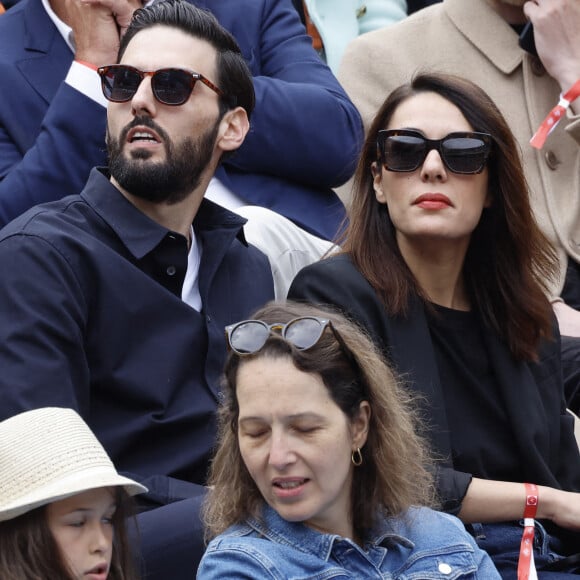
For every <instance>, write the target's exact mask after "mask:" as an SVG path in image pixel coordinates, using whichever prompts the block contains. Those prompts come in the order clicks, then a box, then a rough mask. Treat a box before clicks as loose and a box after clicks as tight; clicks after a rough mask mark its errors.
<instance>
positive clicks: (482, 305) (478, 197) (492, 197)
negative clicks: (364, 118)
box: [289, 74, 580, 578]
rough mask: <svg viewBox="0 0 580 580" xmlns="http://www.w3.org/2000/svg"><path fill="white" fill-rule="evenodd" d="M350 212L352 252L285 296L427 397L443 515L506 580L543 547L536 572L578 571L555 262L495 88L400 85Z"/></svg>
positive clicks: (577, 474) (377, 128) (573, 458)
mask: <svg viewBox="0 0 580 580" xmlns="http://www.w3.org/2000/svg"><path fill="white" fill-rule="evenodd" d="M349 218H350V221H349V224H348V227H347V229H346V231H345V235H344V238H343V239H342V240H341V242H342V248H343V249H342V252H341V253H340V254H339V255H337V256H333V257H330V258H328V259H326V260H323V261H321V262H319V263H317V264H314V265H312V266H310V267H307V268H305V269H304V270H302V271H301V272H300V273H299V274H298V276H297V278H296V279H295V280H294V282H293V285H292V287H291V289H290V293H289V297H290V298H293V299H300V300H307V301H310V302H314V303H325V304H333V305H335V306H337V307H339V308H340V309H341V310H343V312H345V313H346V314H347V315H348V316H349V317H352V318H353V319H355V320H357V321H358V322H359V323H361V324H362V325H363V326H364V327H365V328H366V329H367V330H368V331H369V333H370V334H371V335H372V336H373V338H374V340H375V342H376V343H377V344H378V345H379V346H380V347H381V348H382V350H383V352H385V353H386V355H387V356H388V357H389V360H390V361H391V362H392V363H393V364H394V365H395V367H396V369H397V370H398V372H399V373H401V374H402V375H404V376H405V377H406V378H407V380H408V385H409V388H410V389H411V390H412V391H413V392H415V393H418V394H419V395H420V396H421V397H422V398H423V408H424V416H425V426H424V428H425V432H426V433H427V435H428V437H429V438H430V440H431V444H432V447H433V449H434V451H435V453H436V454H437V455H438V456H440V457H441V458H442V461H441V462H440V464H439V468H438V471H437V483H438V491H439V495H440V497H441V500H442V503H443V507H444V509H445V510H446V511H449V512H450V513H454V514H458V515H459V517H460V518H461V519H462V520H463V522H464V523H465V524H466V526H467V528H468V530H469V531H471V532H472V533H473V535H474V536H475V538H476V539H477V541H478V543H479V545H480V546H481V547H483V548H484V549H486V550H487V551H488V552H489V554H490V555H491V556H492V558H493V559H494V561H495V563H496V565H497V566H498V569H499V570H500V572H501V573H502V575H503V577H504V578H516V574H517V572H516V571H517V569H518V563H519V566H520V576H519V577H520V578H523V577H524V576H523V574H524V570H529V569H530V568H531V567H533V562H534V561H533V559H532V558H531V557H530V551H529V550H528V549H527V548H528V546H529V545H531V544H532V542H533V544H534V546H535V550H534V556H535V564H536V567H537V568H538V570H547V569H550V568H551V569H552V570H554V569H556V568H559V569H561V570H563V571H561V572H554V571H552V572H551V574H559V575H558V576H553V575H551V576H549V577H550V578H557V577H568V575H569V574H570V572H571V571H572V570H574V569H575V566H576V565H575V564H574V563H573V562H572V561H571V560H573V558H571V559H568V560H566V559H563V557H564V556H569V555H570V554H572V553H573V552H577V551H578V549H579V546H580V534H578V531H579V530H580V494H579V493H577V492H578V491H579V490H580V457H579V454H578V447H577V444H576V441H575V438H574V434H573V418H572V417H571V416H570V415H569V414H568V413H567V412H566V409H565V403H564V398H563V388H562V381H561V365H560V347H559V341H560V337H559V332H558V328H557V324H556V322H555V319H554V317H553V315H552V308H551V305H550V303H549V301H548V299H547V298H546V295H547V288H546V286H545V284H544V282H543V281H545V280H546V279H547V278H549V275H553V274H554V272H555V268H556V256H555V252H554V250H553V248H552V247H551V246H550V243H549V242H548V240H547V239H546V237H545V236H544V235H543V234H542V233H541V231H540V229H539V227H538V225H537V224H536V222H535V221H534V217H533V215H532V211H531V209H530V202H529V199H528V188H527V185H526V181H525V178H524V175H523V172H522V165H521V161H520V157H519V150H518V145H517V144H516V142H515V140H514V137H513V135H512V134H511V132H510V130H509V128H508V126H507V124H506V122H505V119H504V118H503V117H502V115H501V113H500V112H499V111H498V109H497V107H496V106H495V105H494V104H493V102H492V101H491V100H490V98H489V97H488V96H487V94H485V93H484V92H483V91H482V90H481V89H480V88H479V87H477V86H476V85H474V84H472V83H470V82H468V81H465V80H463V79H460V78H457V77H453V76H447V75H440V74H420V75H418V76H416V77H415V78H414V79H413V80H412V81H411V82H410V83H409V84H406V85H403V86H401V87H399V88H398V89H396V90H395V91H394V92H393V93H392V94H391V95H390V96H389V97H388V98H387V99H386V101H385V102H384V104H383V106H382V107H381V109H380V110H379V112H378V114H377V116H376V117H375V119H374V121H373V123H372V125H371V127H370V130H369V134H368V136H367V138H366V141H365V144H364V148H363V151H362V156H361V159H360V162H359V165H358V169H357V173H356V176H355V184H354V191H353V200H352V206H351V209H350V215H349ZM533 518H537V520H536V521H535V526H534V519H533ZM534 536H535V540H534ZM540 578H542V573H541V572H540Z"/></svg>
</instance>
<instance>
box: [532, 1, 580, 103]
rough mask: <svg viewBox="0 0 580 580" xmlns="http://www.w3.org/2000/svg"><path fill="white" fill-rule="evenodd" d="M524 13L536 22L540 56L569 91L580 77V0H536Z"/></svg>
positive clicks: (548, 69) (549, 71)
mask: <svg viewBox="0 0 580 580" xmlns="http://www.w3.org/2000/svg"><path fill="white" fill-rule="evenodd" d="M524 13H525V15H526V16H527V18H529V19H530V21H531V22H532V24H533V25H534V37H535V40H536V49H537V51H538V55H539V57H540V60H541V61H542V63H543V65H544V67H545V68H546V71H547V72H548V74H549V75H550V76H551V77H552V78H554V79H555V80H556V81H558V83H559V85H560V89H561V91H562V92H563V93H564V92H566V91H567V90H568V89H569V88H570V87H571V86H572V85H573V84H574V83H575V82H576V81H577V80H578V79H580V2H579V1H578V0H532V1H530V2H526V3H525V4H524Z"/></svg>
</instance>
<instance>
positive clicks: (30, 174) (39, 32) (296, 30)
mask: <svg viewBox="0 0 580 580" xmlns="http://www.w3.org/2000/svg"><path fill="white" fill-rule="evenodd" d="M193 1H194V2H195V4H196V5H198V6H200V7H202V8H207V9H209V10H211V11H212V12H213V13H214V14H215V15H216V17H217V18H218V20H219V21H220V22H221V24H222V25H223V26H224V27H225V28H227V29H228V30H230V32H232V34H233V35H234V36H235V37H236V39H237V41H238V43H239V44H240V47H241V49H242V52H243V54H244V56H245V58H246V60H247V62H248V64H249V66H250V69H251V71H252V74H253V76H254V85H255V89H256V110H255V112H254V114H253V115H252V119H251V130H250V133H249V135H248V137H247V138H246V141H245V143H244V144H243V146H242V147H241V149H240V150H239V151H238V152H237V153H236V155H235V156H234V157H232V158H231V159H228V160H227V162H225V163H224V165H223V167H222V168H220V170H219V172H218V177H219V179H220V180H221V181H222V182H223V183H224V184H225V185H226V186H228V187H229V188H230V189H231V190H232V191H234V192H235V193H236V194H237V195H239V196H240V197H242V198H243V199H244V200H246V202H247V203H248V204H253V205H260V206H264V207H268V208H270V209H272V210H274V211H276V212H278V213H280V214H282V215H284V216H286V217H288V218H289V219H291V220H292V221H294V222H295V223H297V224H298V225H300V226H302V227H304V228H305V229H307V230H309V231H311V232H312V233H315V234H317V235H319V236H322V237H325V238H331V237H332V236H334V234H335V233H336V230H337V228H338V225H339V223H340V221H341V220H342V218H343V216H344V207H343V205H342V203H341V202H340V200H339V199H338V197H337V196H336V194H334V192H333V191H332V190H331V189H330V188H331V187H335V186H338V185H340V184H342V183H344V182H345V181H346V180H347V179H348V178H349V177H350V176H351V174H352V172H353V171H354V166H355V163H356V159H357V155H358V151H359V148H360V144H361V142H362V138H363V129H362V122H361V119H360V115H359V114H358V112H357V110H356V108H355V106H354V105H353V104H352V103H351V101H350V100H349V98H348V97H347V96H346V93H345V92H344V90H343V89H342V87H341V86H340V84H339V83H338V81H337V80H336V78H335V77H334V76H333V75H332V73H331V71H330V69H328V67H326V65H324V64H323V63H322V62H321V60H320V59H319V57H318V55H317V54H316V52H315V51H314V50H313V48H312V45H311V40H310V37H308V36H307V35H306V33H305V29H304V26H303V25H302V23H301V22H300V18H299V16H298V14H297V12H296V10H295V9H294V7H293V6H292V4H291V1H290V0H211V1H209V0H193ZM72 59H73V54H72V53H71V51H70V49H69V48H68V46H67V45H66V43H65V42H64V40H63V38H62V36H61V35H60V34H59V32H58V31H57V30H56V28H55V26H54V24H53V23H52V21H51V20H50V18H49V17H48V15H47V13H46V11H45V10H44V8H43V6H42V3H41V0H22V1H21V2H19V3H18V5H17V6H14V7H13V8H11V9H10V11H8V12H6V13H5V14H3V15H2V18H1V19H0V79H1V83H2V84H1V86H2V103H1V106H0V226H1V225H4V224H5V223H7V222H8V221H10V220H11V219H13V218H14V217H16V216H17V215H19V214H21V213H22V212H23V211H25V210H26V209H28V208H29V207H31V206H33V205H36V204H38V203H41V202H45V201H52V200H55V199H60V198H61V197H64V196H65V195H68V194H75V193H79V192H80V191H81V189H82V188H83V186H84V184H85V182H86V180H87V178H88V175H89V173H90V170H91V168H92V167H94V166H98V165H105V164H106V159H105V151H104V149H105V145H104V135H105V123H106V112H105V110H104V108H103V107H101V106H100V105H99V104H97V103H95V102H94V101H92V100H91V99H89V98H88V97H86V96H84V95H82V94H81V93H79V92H78V91H76V90H75V89H73V88H71V87H70V86H68V85H67V84H65V83H64V79H65V77H66V74H67V72H68V69H69V67H70V64H71V62H72ZM273 119H275V121H273Z"/></svg>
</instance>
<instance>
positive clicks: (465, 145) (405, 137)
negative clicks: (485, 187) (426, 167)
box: [377, 129, 492, 175]
mask: <svg viewBox="0 0 580 580" xmlns="http://www.w3.org/2000/svg"><path fill="white" fill-rule="evenodd" d="M491 146H492V137H491V135H489V134H487V133H476V132H455V133H449V135H446V136H445V137H443V139H427V138H426V137H425V136H423V135H422V134H421V133H419V131H413V130H411V129H389V130H382V131H379V134H378V136H377V149H378V157H379V162H380V163H381V164H382V165H383V167H384V168H385V169H386V170H387V171H396V172H406V171H415V169H417V168H418V167H420V166H421V165H422V164H423V162H424V161H425V157H427V154H428V153H429V152H430V151H431V150H432V149H436V150H437V152H438V153H439V155H440V156H441V159H442V160H443V163H444V164H445V167H447V169H449V171H451V172H453V173H462V174H466V175H467V174H473V173H481V172H482V171H483V169H484V167H485V164H486V163H487V160H488V158H489V155H490V153H491Z"/></svg>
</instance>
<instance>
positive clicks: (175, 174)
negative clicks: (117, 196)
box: [107, 117, 220, 205]
mask: <svg viewBox="0 0 580 580" xmlns="http://www.w3.org/2000/svg"><path fill="white" fill-rule="evenodd" d="M219 123H220V120H219V119H218V120H217V121H216V122H215V124H214V126H213V127H212V128H211V129H209V130H208V131H206V132H205V133H204V134H203V135H201V136H200V137H199V138H197V139H195V140H194V139H193V138H191V137H188V138H187V139H184V140H183V141H182V142H181V143H179V144H178V145H177V146H176V145H175V144H174V142H173V141H171V139H170V138H169V136H168V135H167V133H166V132H165V131H164V130H163V129H161V127H159V126H157V125H156V124H155V123H154V122H153V121H152V120H151V119H150V118H149V117H136V118H135V119H133V121H132V122H131V123H130V124H129V125H128V126H126V127H125V128H124V129H123V131H121V135H120V137H119V139H115V138H114V137H112V136H111V134H110V132H109V131H107V150H108V154H109V171H110V173H111V176H112V177H114V178H115V180H116V181H117V183H118V184H119V185H120V186H121V187H122V188H123V189H124V190H125V191H127V192H128V193H130V194H131V195H134V196H135V197H139V198H141V199H144V200H146V201H150V202H152V203H166V204H169V205H172V204H176V203H179V202H180V201H182V200H184V199H185V198H186V197H187V196H188V195H189V194H190V193H191V192H192V191H193V190H194V189H195V188H197V187H198V186H199V183H200V180H201V175H202V173H203V171H204V170H205V169H206V168H207V166H208V164H209V162H210V160H211V157H212V154H213V149H214V144H215V140H216V137H217V133H218V128H219ZM136 126H141V127H149V128H151V129H154V130H155V131H156V132H157V134H158V135H159V136H160V137H161V138H162V139H163V143H164V146H165V156H166V159H165V161H163V162H151V163H147V162H146V161H147V159H149V158H150V157H151V152H150V151H148V150H147V149H145V148H144V149H139V150H137V151H133V152H132V153H131V157H126V156H125V155H124V154H123V151H122V147H121V145H120V144H121V143H126V141H127V134H128V133H129V131H130V130H131V129H132V128H133V127H136Z"/></svg>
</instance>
